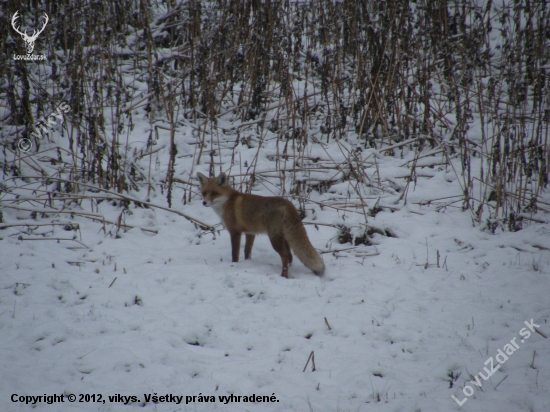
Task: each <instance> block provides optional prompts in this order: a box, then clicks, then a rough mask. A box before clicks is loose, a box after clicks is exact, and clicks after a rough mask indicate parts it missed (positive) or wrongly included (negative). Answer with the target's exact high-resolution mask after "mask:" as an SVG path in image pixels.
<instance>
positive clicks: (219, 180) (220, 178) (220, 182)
mask: <svg viewBox="0 0 550 412" xmlns="http://www.w3.org/2000/svg"><path fill="white" fill-rule="evenodd" d="M216 182H217V183H218V185H220V186H226V185H227V175H226V174H225V173H223V172H221V173H220V175H219V176H218V177H216Z"/></svg>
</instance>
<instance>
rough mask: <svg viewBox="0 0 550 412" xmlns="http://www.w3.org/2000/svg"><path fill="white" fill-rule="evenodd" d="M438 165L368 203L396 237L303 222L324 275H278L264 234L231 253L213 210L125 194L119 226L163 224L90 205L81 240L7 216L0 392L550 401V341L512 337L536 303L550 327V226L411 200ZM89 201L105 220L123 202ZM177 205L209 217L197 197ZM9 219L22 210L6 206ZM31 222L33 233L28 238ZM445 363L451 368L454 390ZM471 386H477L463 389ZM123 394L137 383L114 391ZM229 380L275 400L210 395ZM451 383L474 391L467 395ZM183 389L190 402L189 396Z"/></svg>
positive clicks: (350, 401)
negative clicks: (129, 200)
mask: <svg viewBox="0 0 550 412" xmlns="http://www.w3.org/2000/svg"><path fill="white" fill-rule="evenodd" d="M242 150H245V151H255V149H248V148H246V146H243V149H242ZM395 161H396V159H394V158H391V157H388V158H387V161H386V162H384V159H382V164H381V167H380V170H382V171H383V170H385V169H384V166H386V163H387V167H388V170H389V172H388V173H390V174H393V173H394V172H393V169H395V168H396V166H395V165H394V163H395ZM263 162H268V160H266V159H264V160H263ZM264 166H265V165H264ZM266 169H267V167H266ZM429 170H433V169H429ZM381 173H382V172H381ZM435 175H436V176H437V179H436V178H432V179H430V180H427V179H424V180H422V179H420V178H419V179H418V182H419V184H418V186H417V188H416V189H415V190H414V191H413V190H411V191H410V202H409V203H408V205H407V206H404V207H401V208H398V209H397V210H395V211H394V212H393V213H392V212H391V211H390V210H388V209H385V210H383V211H382V212H380V213H378V214H377V215H376V217H374V218H369V219H370V221H369V223H370V224H372V225H373V226H375V227H378V228H384V229H388V230H391V231H392V232H393V233H394V234H395V235H396V236H397V237H385V236H381V235H374V237H373V241H374V242H375V243H376V244H375V245H373V246H364V245H360V246H358V247H354V248H353V247H350V246H351V245H349V244H348V245H341V244H339V243H338V242H337V241H336V230H335V228H334V227H331V226H326V225H318V227H317V228H316V227H315V226H314V225H313V224H307V225H306V229H307V231H308V234H309V237H310V239H311V241H312V243H313V245H314V246H315V247H316V248H317V249H318V250H320V251H323V252H330V253H323V257H324V260H325V263H326V265H327V274H326V276H325V278H324V279H319V278H318V277H316V276H315V275H313V274H312V273H311V272H310V271H309V270H308V269H307V268H306V267H305V266H303V265H302V264H301V262H299V261H298V260H295V263H294V264H293V266H292V267H291V268H290V276H291V277H292V278H291V279H284V278H282V277H280V275H279V273H280V258H279V257H278V255H277V254H276V253H275V252H274V251H273V250H272V248H271V246H270V244H269V240H268V238H267V237H266V236H259V237H258V238H257V240H256V244H255V247H254V250H253V253H252V260H248V261H241V262H238V263H232V262H230V242H229V238H228V235H227V233H226V232H225V231H223V230H221V229H222V228H221V227H220V226H218V227H217V229H220V231H219V232H214V233H211V232H202V231H200V230H199V229H196V228H195V226H194V225H192V224H191V223H190V222H189V221H187V220H185V219H183V218H181V217H179V216H177V215H175V214H172V213H169V212H167V211H164V210H160V209H144V208H138V207H136V206H135V205H134V206H131V207H130V212H131V213H128V214H127V216H126V224H128V225H137V226H141V227H143V228H148V229H150V230H153V231H156V232H157V234H155V233H152V232H147V231H142V230H140V229H138V228H134V229H130V230H127V231H125V232H124V231H122V230H121V231H119V232H118V236H110V235H109V234H108V233H109V232H111V234H113V233H114V232H115V228H114V226H112V225H105V227H104V226H102V225H100V224H98V223H96V222H93V221H90V220H86V219H79V220H78V219H77V220H78V223H79V225H80V231H78V232H76V236H77V240H79V242H81V243H76V242H74V241H71V240H61V241H55V240H49V241H48V240H45V239H48V238H52V239H53V238H64V239H71V234H72V233H74V232H68V231H65V230H64V229H63V227H62V226H38V227H36V228H35V230H34V232H32V235H33V236H23V237H18V236H16V235H17V234H18V233H19V231H20V230H21V227H10V228H5V229H4V230H2V232H1V238H2V239H1V252H0V254H1V262H0V271H1V273H2V274H3V275H2V278H1V282H0V330H1V333H0V359H1V362H0V370H1V372H0V375H1V376H2V377H3V378H2V385H0V408H1V409H2V410H6V411H19V410H30V409H31V406H27V405H25V404H24V403H20V402H12V401H11V397H12V395H13V394H17V395H19V396H33V395H34V396H37V395H44V394H47V395H51V394H65V395H66V396H68V395H69V394H75V395H76V396H77V397H78V396H79V395H80V394H89V395H93V394H96V395H98V394H100V395H102V400H105V403H103V402H96V403H94V402H82V403H80V402H78V398H77V402H75V403H69V402H68V398H67V397H65V398H64V399H65V402H64V403H57V404H55V405H48V404H47V403H37V404H36V405H34V406H33V410H37V411H52V410H56V411H75V410H78V411H80V410H81V411H118V410H151V411H159V412H160V411H177V410H182V411H185V410H188V411H217V410H220V411H242V410H250V411H281V410H288V411H303V410H313V411H367V410H371V409H372V408H374V407H376V408H377V410H381V411H401V410H418V411H441V410H448V411H451V410H456V411H458V410H484V411H501V410H547V409H548V408H549V407H550V398H549V396H548V393H549V390H550V388H549V382H550V380H549V378H550V353H549V352H548V350H547V348H548V341H547V340H546V339H544V338H543V336H541V335H540V334H538V333H531V335H530V337H529V338H528V339H524V342H523V343H519V338H520V335H519V332H520V330H521V329H522V328H524V327H525V324H524V321H531V319H533V322H534V323H536V324H537V325H539V329H540V331H541V332H543V333H545V334H549V333H550V327H548V325H547V320H548V316H549V305H548V302H549V301H548V291H549V290H550V280H549V276H548V274H549V269H550V253H549V248H550V242H549V239H550V237H549V236H548V235H549V230H550V229H549V228H548V225H545V224H532V225H530V226H528V227H527V228H526V229H524V230H522V231H519V232H514V233H509V232H506V233H497V234H491V233H489V232H486V231H483V230H482V229H481V228H480V227H479V226H474V225H473V224H472V219H471V216H470V214H469V213H468V212H463V211H462V210H461V209H459V208H454V209H453V208H443V209H440V211H439V212H437V211H436V208H435V207H433V206H422V205H420V204H417V203H415V202H416V201H419V200H421V199H423V198H426V197H427V196H428V195H429V194H432V193H433V191H434V190H436V191H437V190H440V189H441V188H442V187H444V186H445V183H446V181H445V179H444V177H445V175H446V172H445V171H439V172H437V173H435ZM429 184H433V187H430V186H429ZM447 186H449V185H448V183H447ZM332 189H335V188H334V187H333V188H332ZM333 191H337V187H336V189H335V190H333ZM259 192H260V193H262V191H259ZM448 193H451V194H454V187H453V186H449V188H448ZM264 194H267V193H264ZM440 194H441V193H440ZM444 194H445V193H442V195H444ZM317 196H318V197H321V196H331V194H330V193H329V192H327V193H326V194H325V195H317ZM441 197H443V196H441ZM155 201H156V202H158V203H159V204H160V203H161V202H160V199H154V200H153V203H154V202H155ZM99 206H100V210H99V211H98V212H99V213H102V214H104V215H105V216H107V217H109V216H112V217H111V221H115V220H116V216H117V215H118V214H119V213H120V211H119V210H118V209H117V207H115V206H112V205H110V204H107V203H106V202H104V203H101V204H100V205H99ZM312 207H314V208H315V209H316V211H315V217H316V220H315V221H312V220H311V217H312V216H313V215H309V216H308V217H307V218H306V219H305V221H306V222H308V223H335V222H340V223H347V224H349V225H350V226H353V225H354V223H353V222H357V224H359V222H360V221H361V219H364V217H363V216H362V215H361V214H357V213H353V212H350V213H345V214H343V213H342V212H341V211H336V210H334V209H329V208H324V210H320V209H319V208H318V207H316V206H312ZM176 209H179V210H180V211H182V212H184V213H188V214H189V215H192V216H194V217H196V218H197V219H199V220H202V221H205V222H207V223H212V224H216V223H218V218H217V217H216V215H215V214H214V213H213V211H212V210H211V209H208V208H205V207H203V206H202V205H201V202H200V199H199V197H198V196H195V197H194V198H193V201H192V202H191V204H188V205H186V206H183V205H181V204H178V205H177V206H176ZM6 210H7V209H6ZM18 213H19V214H21V213H22V212H18ZM7 217H8V218H9V219H6V220H8V223H11V222H17V220H16V214H15V213H14V214H13V215H10V214H7ZM22 217H23V216H20V215H19V218H22ZM43 221H52V219H50V220H46V219H43ZM23 222H27V221H23ZM40 233H43V234H44V237H43V238H42V239H43V240H36V241H30V240H24V239H25V238H30V237H33V238H37V237H38V235H39V234H40ZM106 233H107V234H106ZM22 239H23V240H22ZM338 250H340V251H338ZM438 253H439V255H440V258H439V267H438V266H437V254H438ZM514 337H516V338H517V340H516V341H517V343H518V345H519V349H517V351H516V352H514V353H513V354H512V355H510V356H509V359H508V360H507V361H506V362H504V363H503V364H502V365H501V367H500V369H499V370H498V371H495V373H494V375H493V376H492V377H491V378H489V380H488V381H484V380H483V379H482V380H481V383H482V387H481V389H478V388H477V387H475V386H474V385H473V384H471V383H470V382H469V381H470V378H469V377H468V375H467V374H468V373H470V374H471V375H472V378H473V377H474V376H475V375H476V374H477V373H478V372H479V371H481V372H482V373H484V372H483V367H485V362H486V361H487V360H488V359H489V358H490V357H493V358H494V357H495V356H496V355H497V354H498V352H497V350H498V349H502V348H503V347H504V345H506V344H507V343H508V342H509V341H510V340H511V339H513V338H514ZM311 352H313V353H314V361H315V371H312V363H311V361H310V362H309V364H308V366H307V368H306V370H305V371H303V370H304V367H305V365H306V361H307V360H308V357H309V356H310V354H311ZM533 357H534V363H533V365H534V368H533V367H531V365H532V361H533ZM497 364H498V362H497V361H496V360H495V365H497ZM451 373H453V376H456V375H458V374H460V376H459V378H458V379H457V380H456V381H454V382H453V388H452V389H451V388H449V386H450V383H449V381H450V380H451V378H450V377H449V375H450V374H451ZM484 374H485V373H484ZM485 375H486V374H485ZM504 378H506V379H505V380H504V381H502V380H503V379H504ZM501 381H502V382H501ZM468 385H469V386H471V387H472V388H473V391H474V394H473V395H472V396H470V397H466V396H465V395H464V393H463V391H462V388H463V387H465V386H468ZM497 385H498V387H497ZM466 391H468V389H466ZM466 393H469V392H466ZM117 394H120V395H122V396H135V397H136V398H135V401H134V402H129V404H128V405H124V403H122V402H111V401H110V400H109V398H108V397H109V396H113V395H117ZM155 394H156V396H159V397H160V396H161V395H167V394H168V395H169V394H171V395H174V396H183V398H182V403H181V404H176V403H167V402H162V403H152V402H148V403H145V395H147V396H151V395H155ZM230 394H233V395H234V396H241V397H242V396H251V395H253V394H254V395H260V396H270V397H271V396H275V397H276V400H277V402H273V403H271V402H253V403H249V402H246V403H244V402H242V398H241V402H237V401H234V402H228V403H226V404H225V403H224V402H222V401H220V399H222V398H220V397H221V396H229V395H230ZM451 395H454V396H455V397H456V398H457V399H458V400H459V401H462V400H463V399H465V398H466V401H465V403H464V404H463V405H462V406H459V405H458V404H457V403H456V402H455V401H454V400H453V399H452V398H451ZM187 396H196V398H195V400H196V401H195V402H193V401H192V398H189V399H190V400H191V401H190V402H189V403H187V404H186V403H185V402H186V397H187ZM199 396H205V397H210V396H214V397H215V402H213V403H212V402H208V403H206V402H199V401H198V399H199V398H198V397H199ZM22 399H24V398H22ZM174 399H175V398H174ZM201 399H202V398H201ZM209 399H210V398H209ZM235 399H236V398H235ZM203 400H204V399H203ZM375 405H376V406H375ZM510 408H511V409H510Z"/></svg>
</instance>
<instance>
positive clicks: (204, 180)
mask: <svg viewBox="0 0 550 412" xmlns="http://www.w3.org/2000/svg"><path fill="white" fill-rule="evenodd" d="M197 179H199V182H201V186H204V185H205V184H206V182H207V181H208V178H207V177H206V176H205V175H203V174H202V173H201V172H197Z"/></svg>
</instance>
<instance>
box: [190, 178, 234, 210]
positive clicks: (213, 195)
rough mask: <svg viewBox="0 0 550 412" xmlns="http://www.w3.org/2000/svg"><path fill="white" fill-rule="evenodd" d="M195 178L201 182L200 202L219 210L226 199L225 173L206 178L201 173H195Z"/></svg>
mask: <svg viewBox="0 0 550 412" xmlns="http://www.w3.org/2000/svg"><path fill="white" fill-rule="evenodd" d="M197 179H199V182H200V183H201V195H202V204H203V205H204V206H206V207H213V208H214V209H215V210H216V212H218V214H219V212H221V208H222V206H223V204H224V203H225V202H226V201H227V189H228V188H229V186H227V175H226V174H225V173H220V175H219V176H218V177H212V178H208V177H206V176H205V175H203V174H202V173H200V172H199V173H197Z"/></svg>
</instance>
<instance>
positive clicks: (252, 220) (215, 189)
mask: <svg viewBox="0 0 550 412" xmlns="http://www.w3.org/2000/svg"><path fill="white" fill-rule="evenodd" d="M197 178H198V179H199V181H200V183H201V186H202V188H201V194H202V199H203V202H202V203H203V205H204V206H207V207H212V208H213V209H214V210H215V211H216V213H217V214H218V215H219V216H220V217H221V219H222V221H223V224H224V225H225V227H226V228H227V230H228V231H229V234H230V236H231V254H232V258H233V262H238V261H239V249H240V245H241V235H242V234H243V233H244V234H245V235H246V243H245V247H244V258H245V259H250V256H251V253H252V246H253V244H254V238H255V236H256V234H258V233H267V235H268V236H269V240H270V241H271V245H272V246H273V249H275V251H276V252H277V253H278V254H279V255H280V256H281V261H282V263H283V271H282V273H281V276H283V277H285V278H288V265H289V264H290V263H292V253H291V250H292V251H294V253H295V254H296V256H298V258H299V259H300V260H301V261H302V263H303V264H304V265H306V266H307V267H308V268H310V269H311V270H312V271H313V273H315V274H316V275H318V276H323V274H324V272H325V264H324V263H323V259H321V256H319V254H318V253H317V252H316V251H315V249H314V248H313V246H312V245H311V242H310V241H309V238H308V237H307V233H306V230H305V228H304V225H303V224H302V221H301V220H300V216H299V215H298V211H297V210H296V208H295V207H294V205H293V204H292V203H291V202H289V201H288V200H286V199H283V198H282V197H264V196H257V195H252V194H246V193H241V192H238V191H237V190H235V189H233V188H232V187H231V186H229V185H228V182H227V176H226V175H225V173H221V174H220V175H219V176H218V177H213V178H208V177H206V176H205V175H203V174H202V173H197Z"/></svg>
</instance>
